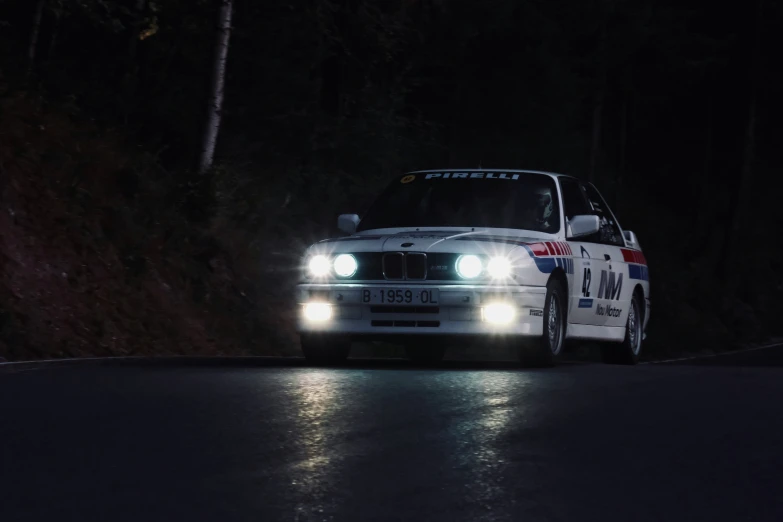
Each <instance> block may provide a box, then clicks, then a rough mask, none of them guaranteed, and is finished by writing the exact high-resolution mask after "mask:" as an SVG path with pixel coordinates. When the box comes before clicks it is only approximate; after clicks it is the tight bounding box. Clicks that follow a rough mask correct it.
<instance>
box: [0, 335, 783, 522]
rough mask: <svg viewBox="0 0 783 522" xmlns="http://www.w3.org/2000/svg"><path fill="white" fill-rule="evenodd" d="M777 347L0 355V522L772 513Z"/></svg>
mask: <svg viewBox="0 0 783 522" xmlns="http://www.w3.org/2000/svg"><path fill="white" fill-rule="evenodd" d="M778 350H780V349H778ZM779 353H780V351H773V352H769V354H766V355H765V353H764V351H760V352H757V353H755V354H750V355H748V356H746V359H744V363H745V364H746V366H734V365H736V364H739V363H742V362H743V361H739V362H738V361H736V360H735V361H734V362H729V363H726V364H731V365H726V366H720V365H719V364H720V363H716V362H713V363H712V364H713V365H712V366H693V365H684V364H682V363H680V364H673V365H640V366H637V367H633V368H627V367H611V366H603V365H593V364H572V365H564V366H560V367H558V368H554V369H546V370H535V371H528V370H519V369H516V368H513V367H511V366H510V365H507V364H503V363H494V364H484V365H477V364H475V363H451V364H447V365H445V366H444V367H441V368H437V369H425V368H416V367H413V366H410V365H408V364H406V363H402V362H368V361H358V362H352V363H350V364H348V365H347V367H344V368H338V369H318V368H310V367H307V366H306V365H304V364H303V363H302V362H301V361H294V362H291V361H286V360H271V361H264V362H233V363H232V362H224V363H223V364H211V365H207V364H203V363H201V364H194V363H191V364H184V363H181V362H180V363H166V362H155V363H145V362H130V363H123V364H120V363H112V364H96V363H79V364H63V365H59V364H56V365H41V366H0V456H1V457H2V460H0V520H2V521H4V522H10V521H28V520H29V521H44V520H46V521H50V520H56V521H70V520H73V521H79V522H86V521H102V522H103V521H106V522H115V521H116V522H119V521H137V522H141V521H144V522H150V521H167V522H169V521H180V520H182V521H189V522H190V521H201V520H210V521H212V520H214V521H239V520H242V521H245V520H247V521H253V522H262V521H276V520H301V521H304V520H357V521H368V520H404V521H413V520H443V521H456V520H467V521H479V520H515V521H516V520H520V521H537V520H542V521H575V520H579V521H581V520H597V521H602V522H606V521H614V520H617V521H624V522H625V521H634V522H636V521H646V520H661V521H666V522H672V521H680V520H682V521H695V520H709V521H718V520H726V521H732V522H735V521H745V520H752V521H762V520H764V521H766V520H769V521H776V522H777V521H780V520H783V494H782V493H783V405H782V404H781V401H782V400H783V367H765V365H766V364H768V363H769V362H770V361H772V362H774V361H778V362H780V358H779ZM770 354H771V355H770ZM748 357H750V359H748ZM776 357H778V358H777V359H776ZM754 358H755V359H754ZM749 360H750V361H751V363H749V362H748V361H749ZM753 360H755V364H756V365H757V366H756V367H753V366H747V364H753V363H752V361H753Z"/></svg>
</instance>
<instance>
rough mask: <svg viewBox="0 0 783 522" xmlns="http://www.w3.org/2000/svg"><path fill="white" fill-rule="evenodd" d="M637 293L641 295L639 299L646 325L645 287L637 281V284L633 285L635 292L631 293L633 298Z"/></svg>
mask: <svg viewBox="0 0 783 522" xmlns="http://www.w3.org/2000/svg"><path fill="white" fill-rule="evenodd" d="M635 295H638V296H639V301H640V303H639V304H640V306H639V311H640V312H641V314H642V325H644V320H645V319H646V317H645V316H646V315H647V307H646V306H644V288H643V287H642V285H640V284H639V283H636V286H634V287H633V292H632V293H631V299H633V297H634V296H635Z"/></svg>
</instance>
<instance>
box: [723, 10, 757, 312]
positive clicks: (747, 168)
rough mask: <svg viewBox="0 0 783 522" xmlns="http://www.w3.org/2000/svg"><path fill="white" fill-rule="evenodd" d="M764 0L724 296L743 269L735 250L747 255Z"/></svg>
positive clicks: (732, 289)
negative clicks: (746, 226)
mask: <svg viewBox="0 0 783 522" xmlns="http://www.w3.org/2000/svg"><path fill="white" fill-rule="evenodd" d="M763 6H764V0H758V3H757V5H756V9H757V11H756V22H755V28H754V29H755V30H754V34H755V38H754V42H753V49H752V51H751V53H752V55H751V60H750V61H751V64H752V65H751V71H750V82H749V83H750V95H749V97H748V119H747V124H746V126H745V139H744V141H745V144H744V150H743V157H742V171H741V173H740V183H739V193H738V194H737V202H736V204H735V206H734V212H733V213H732V217H731V226H730V228H729V234H728V241H727V245H726V247H727V251H726V257H725V259H726V264H725V266H724V278H725V284H726V289H725V293H726V296H727V297H729V298H731V297H733V296H734V295H735V293H736V290H737V287H738V283H739V276H740V275H741V274H743V273H744V272H743V271H742V270H740V269H739V259H740V256H739V252H742V254H743V255H747V253H746V252H744V251H743V250H742V249H741V248H740V241H741V235H742V228H743V224H744V221H745V213H746V212H747V211H748V208H749V196H750V193H751V192H752V190H753V163H754V160H755V157H756V119H757V117H756V113H757V107H756V104H757V91H758V77H759V72H760V63H759V62H760V56H759V46H760V40H761V39H760V33H761V20H762V12H763Z"/></svg>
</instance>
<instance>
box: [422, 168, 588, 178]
mask: <svg viewBox="0 0 783 522" xmlns="http://www.w3.org/2000/svg"><path fill="white" fill-rule="evenodd" d="M425 172H524V173H529V174H544V175H547V176H552V177H555V178H572V179H576V180H578V179H579V178H577V177H575V176H571V175H569V174H561V173H559V172H548V171H545V170H528V169H429V170H412V171H410V172H408V174H423V173H425Z"/></svg>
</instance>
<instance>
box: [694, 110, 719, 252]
mask: <svg viewBox="0 0 783 522" xmlns="http://www.w3.org/2000/svg"><path fill="white" fill-rule="evenodd" d="M714 111H715V100H714V98H713V97H712V96H711V95H710V96H709V98H708V99H707V121H706V129H705V136H704V165H703V166H702V171H701V182H700V185H701V187H700V193H699V208H698V214H697V216H696V222H697V223H698V226H697V230H707V221H708V220H709V218H710V216H711V214H712V212H711V210H712V205H711V203H710V202H711V200H712V198H713V197H714V194H713V190H712V185H711V184H710V178H711V177H712V176H710V172H711V170H712V147H713V143H712V142H713V128H712V127H713V119H714V116H713V114H714ZM705 235H706V236H708V235H709V234H705Z"/></svg>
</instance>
